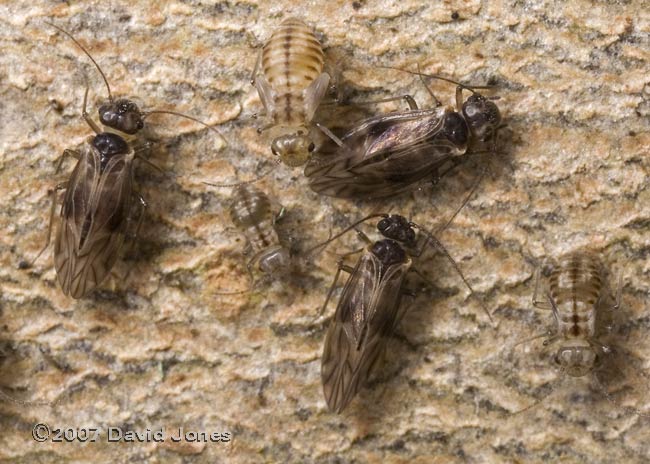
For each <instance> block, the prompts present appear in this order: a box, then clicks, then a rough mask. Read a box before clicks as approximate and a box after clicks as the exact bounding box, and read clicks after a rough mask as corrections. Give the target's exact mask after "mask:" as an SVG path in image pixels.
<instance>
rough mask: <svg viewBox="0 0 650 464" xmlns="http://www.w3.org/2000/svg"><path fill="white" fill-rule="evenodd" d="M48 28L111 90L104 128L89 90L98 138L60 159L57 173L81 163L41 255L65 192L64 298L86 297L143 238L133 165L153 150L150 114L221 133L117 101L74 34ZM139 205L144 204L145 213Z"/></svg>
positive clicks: (58, 257)
mask: <svg viewBox="0 0 650 464" xmlns="http://www.w3.org/2000/svg"><path fill="white" fill-rule="evenodd" d="M47 24H49V25H51V26H52V27H54V28H55V29H57V30H58V31H60V32H62V33H63V34H65V35H66V36H68V37H69V38H70V39H72V41H73V42H74V43H75V44H76V45H77V46H78V47H79V48H80V49H81V50H82V51H83V52H84V53H85V54H86V55H87V56H88V58H89V59H90V60H91V61H92V62H93V64H94V65H95V67H96V68H97V70H98V71H99V73H100V74H101V76H102V79H103V80H104V83H105V84H106V89H107V91H108V99H107V100H106V101H105V102H104V103H102V104H101V105H100V107H99V120H100V122H101V125H102V126H104V128H101V127H100V126H99V125H98V124H97V123H96V122H95V121H93V119H92V118H91V117H90V116H89V115H88V113H87V112H86V107H87V100H88V91H89V89H88V86H86V91H85V93H84V101H83V111H82V115H83V118H84V119H85V121H86V123H87V124H88V125H89V126H90V128H91V129H92V130H93V131H94V132H95V135H94V136H91V137H89V139H88V140H87V142H86V143H84V144H82V145H80V147H79V148H76V149H66V150H65V151H64V152H63V155H62V156H61V158H60V160H59V163H58V166H57V172H58V171H59V169H60V168H61V165H62V163H63V160H64V159H65V158H67V157H70V156H72V157H74V158H76V159H77V164H76V165H75V167H74V169H73V171H72V173H71V175H70V178H69V180H68V181H67V182H63V183H61V184H58V185H57V186H56V189H54V191H53V192H52V193H53V195H52V208H51V214H50V224H49V228H48V237H47V242H46V244H45V247H44V248H43V250H41V252H40V253H39V254H38V256H40V255H41V253H43V251H45V249H46V248H47V246H48V245H49V243H50V239H51V232H52V224H53V220H54V216H55V207H56V199H57V192H58V190H61V189H65V196H64V198H63V203H62V205H61V214H60V222H59V225H58V228H57V231H56V237H55V239H54V266H55V268H56V272H57V278H58V281H59V284H60V285H61V288H62V290H63V293H64V294H66V295H69V296H71V297H73V298H81V297H83V296H84V295H86V294H88V292H90V291H91V290H93V289H94V288H96V287H97V286H98V285H99V284H100V283H101V282H102V281H103V280H104V279H105V278H106V277H107V276H108V274H109V272H110V270H111V268H112V267H113V265H114V264H115V262H116V260H117V258H118V253H119V251H120V249H121V247H122V244H123V243H124V240H125V237H126V236H127V235H129V234H130V233H131V232H135V235H137V231H138V227H139V224H140V223H141V220H142V217H143V214H144V209H145V207H146V202H145V201H144V199H143V198H142V197H141V196H140V195H137V194H136V193H135V192H134V190H133V160H134V159H135V158H136V157H140V155H139V153H141V152H143V151H147V150H148V149H149V147H150V144H149V143H146V142H145V143H140V142H138V141H137V139H136V137H135V135H136V134H137V133H138V132H139V131H141V130H142V129H143V128H144V121H145V119H146V118H147V117H148V116H149V115H150V114H154V113H167V114H173V115H176V116H181V117H185V118H188V119H191V120H193V121H196V122H198V123H200V124H202V125H204V126H206V127H208V128H209V129H211V130H213V131H215V132H217V133H218V131H216V129H214V128H212V127H210V126H208V125H207V124H205V123H203V122H202V121H199V120H198V119H195V118H193V117H191V116H187V115H184V114H181V113H177V112H175V111H167V110H151V111H146V112H144V111H141V110H140V109H139V108H138V106H137V105H136V104H135V103H134V102H132V101H131V100H129V99H126V98H117V99H116V98H114V97H113V95H112V93H111V89H110V85H109V83H108V80H107V78H106V76H105V74H104V72H103V71H102V70H101V68H100V67H99V65H98V64H97V62H96V61H95V59H94V58H93V57H92V56H91V55H90V53H89V52H88V51H87V50H86V49H85V48H84V47H83V46H82V45H81V44H80V43H79V42H78V41H77V40H76V39H75V38H74V37H73V36H72V35H71V34H70V33H69V32H67V31H65V30H63V29H61V28H60V27H58V26H56V25H54V24H51V23H47ZM134 200H136V201H137V202H138V203H139V204H140V208H139V210H140V211H139V212H138V211H137V210H136V209H137V208H135V204H136V201H134ZM132 226H134V227H132ZM38 256H37V257H36V259H37V258H38ZM36 259H35V260H36ZM35 260H34V261H35Z"/></svg>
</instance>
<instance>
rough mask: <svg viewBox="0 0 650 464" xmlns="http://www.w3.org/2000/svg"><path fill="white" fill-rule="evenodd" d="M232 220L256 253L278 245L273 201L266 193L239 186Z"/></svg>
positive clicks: (235, 196) (233, 206) (250, 187)
mask: <svg viewBox="0 0 650 464" xmlns="http://www.w3.org/2000/svg"><path fill="white" fill-rule="evenodd" d="M230 218H231V219H232V222H233V223H234V224H235V225H236V226H237V227H239V228H240V229H241V230H242V231H243V232H244V234H245V235H246V238H247V239H248V241H249V242H250V244H251V246H252V247H253V249H254V251H255V252H259V251H260V250H263V249H265V248H268V247H270V246H272V245H277V244H278V236H277V234H276V232H275V229H274V228H273V212H272V211H271V201H270V200H269V197H267V196H266V194H265V193H264V192H262V191H261V190H258V189H256V188H255V187H252V186H250V185H243V186H239V187H238V188H237V189H235V191H234V192H233V198H232V203H231V204H230Z"/></svg>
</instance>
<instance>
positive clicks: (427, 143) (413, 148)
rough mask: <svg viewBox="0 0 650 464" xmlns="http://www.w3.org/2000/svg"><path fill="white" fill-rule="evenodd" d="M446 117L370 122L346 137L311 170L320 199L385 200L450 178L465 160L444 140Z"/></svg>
mask: <svg viewBox="0 0 650 464" xmlns="http://www.w3.org/2000/svg"><path fill="white" fill-rule="evenodd" d="M444 111H446V110H412V111H406V112H401V113H395V114H391V115H387V116H386V115H384V116H378V117H374V118H370V119H368V120H366V121H365V122H363V123H361V124H360V125H359V126H358V127H357V128H355V129H353V130H352V131H350V132H349V133H348V134H346V135H345V136H344V137H343V139H342V142H343V144H344V145H343V146H342V147H339V148H337V152H336V154H334V155H330V156H328V155H321V156H315V157H313V158H312V159H311V160H310V161H309V163H308V164H307V166H306V168H305V175H306V176H307V177H308V178H309V183H310V187H311V189H312V190H314V191H315V192H317V193H321V194H323V195H328V196H334V197H340V198H357V197H360V198H381V197H386V196H391V195H395V194H397V193H401V192H403V191H406V190H409V189H410V188H412V187H413V185H414V184H416V183H417V182H418V181H421V180H423V179H426V178H434V177H436V175H437V174H440V173H443V172H446V171H447V170H448V169H450V168H451V167H452V166H453V163H455V162H456V161H457V160H458V158H457V155H460V154H463V153H464V152H465V149H466V147H464V146H463V147H459V146H456V145H454V144H453V143H452V142H450V141H449V140H448V139H447V138H446V137H444V136H443V135H442V129H443V120H444V115H445V113H444Z"/></svg>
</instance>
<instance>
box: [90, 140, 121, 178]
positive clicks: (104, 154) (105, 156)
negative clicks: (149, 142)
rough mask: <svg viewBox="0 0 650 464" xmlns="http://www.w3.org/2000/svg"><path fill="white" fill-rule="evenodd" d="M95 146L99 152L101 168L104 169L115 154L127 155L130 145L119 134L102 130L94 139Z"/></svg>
mask: <svg viewBox="0 0 650 464" xmlns="http://www.w3.org/2000/svg"><path fill="white" fill-rule="evenodd" d="M93 147H95V148H96V149H97V151H98V152H99V159H100V162H101V170H102V171H103V170H104V168H105V167H106V164H107V163H108V161H109V160H110V159H111V157H113V156H115V155H125V154H127V153H128V152H129V145H128V144H127V143H126V141H125V140H124V139H123V138H122V137H120V136H119V135H117V134H112V133H110V132H102V133H101V134H98V135H96V136H95V138H94V139H93Z"/></svg>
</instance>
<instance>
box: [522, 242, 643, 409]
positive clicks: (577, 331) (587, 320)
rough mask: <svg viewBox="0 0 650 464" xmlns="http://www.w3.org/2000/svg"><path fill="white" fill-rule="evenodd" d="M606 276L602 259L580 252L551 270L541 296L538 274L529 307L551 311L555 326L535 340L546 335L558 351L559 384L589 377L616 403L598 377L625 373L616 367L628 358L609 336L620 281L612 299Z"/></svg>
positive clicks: (611, 329) (558, 263)
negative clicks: (566, 378)
mask: <svg viewBox="0 0 650 464" xmlns="http://www.w3.org/2000/svg"><path fill="white" fill-rule="evenodd" d="M607 278H608V272H607V270H606V268H605V266H604V264H603V261H602V260H601V258H600V256H599V255H598V254H596V253H593V252H589V251H578V252H574V253H570V254H568V255H565V256H563V257H562V258H560V259H559V260H558V262H557V264H556V265H555V266H554V267H553V269H552V270H551V273H550V276H549V278H548V285H547V289H546V291H545V292H543V296H542V298H540V297H539V293H540V290H539V280H540V279H539V273H538V274H537V277H536V282H535V292H534V294H533V305H534V306H535V307H536V308H539V309H543V310H547V311H551V312H552V314H553V320H554V322H555V324H554V326H555V327H554V330H552V331H549V332H547V333H543V334H540V335H537V336H535V337H533V338H541V337H544V338H545V340H544V346H549V347H551V348H554V347H557V349H556V350H555V354H554V356H553V362H554V363H555V365H556V366H557V368H558V369H559V371H560V377H559V378H558V381H559V380H562V379H563V378H564V377H565V376H569V377H584V376H587V375H589V374H592V380H593V382H594V383H595V384H596V386H597V387H598V389H599V390H600V392H601V393H602V394H603V395H604V396H605V397H606V398H607V399H608V400H609V401H610V402H612V403H614V404H616V403H615V401H614V400H613V398H612V396H611V395H610V393H609V392H608V391H607V389H606V387H605V385H604V384H603V383H602V381H601V379H603V380H606V378H607V376H608V375H611V372H608V369H612V368H614V369H615V370H616V371H617V374H618V375H619V376H620V374H623V373H622V371H620V368H619V367H617V366H616V365H615V364H616V363H619V364H620V363H621V362H622V361H623V362H625V357H626V356H622V355H623V354H624V352H623V350H622V348H621V347H620V346H616V345H614V344H613V343H610V342H615V340H613V339H612V335H613V334H614V329H615V325H616V324H615V319H616V316H617V315H618V314H617V313H619V311H620V310H621V308H620V306H621V304H620V300H621V283H620V281H619V283H618V288H617V291H616V294H615V295H614V294H613V292H612V291H611V289H610V287H609V285H608V282H607ZM629 361H630V359H629V358H628V359H627V362H629ZM642 383H645V382H642ZM555 387H556V385H553V386H552V388H551V389H550V391H549V393H548V394H546V395H545V396H544V397H543V398H542V399H541V400H539V401H536V402H535V403H533V404H531V405H530V406H528V407H526V408H524V409H522V410H520V411H517V412H516V413H521V412H523V411H526V410H528V409H530V408H532V407H534V406H536V405H537V404H539V403H541V402H542V401H543V400H544V399H546V398H547V397H548V396H549V395H550V394H551V393H553V391H554V390H555ZM635 412H636V413H637V414H639V412H638V411H635Z"/></svg>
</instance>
